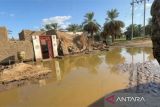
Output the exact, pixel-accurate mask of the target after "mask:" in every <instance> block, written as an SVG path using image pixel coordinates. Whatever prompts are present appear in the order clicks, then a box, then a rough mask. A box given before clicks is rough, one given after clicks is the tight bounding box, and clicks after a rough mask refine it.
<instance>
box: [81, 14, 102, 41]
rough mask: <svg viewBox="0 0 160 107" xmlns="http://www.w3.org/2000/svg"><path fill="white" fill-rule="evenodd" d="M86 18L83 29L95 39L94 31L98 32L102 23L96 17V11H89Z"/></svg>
mask: <svg viewBox="0 0 160 107" xmlns="http://www.w3.org/2000/svg"><path fill="white" fill-rule="evenodd" d="M84 17H85V20H84V22H83V24H82V25H83V30H84V31H87V32H88V33H89V34H90V35H91V37H92V40H93V41H94V33H96V32H98V31H99V29H100V25H99V24H98V23H97V22H96V20H95V19H94V13H93V12H90V13H87V14H86V15H85V16H84Z"/></svg>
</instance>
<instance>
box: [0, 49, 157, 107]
mask: <svg viewBox="0 0 160 107" xmlns="http://www.w3.org/2000/svg"><path fill="white" fill-rule="evenodd" d="M143 61H153V62H155V63H157V62H156V61H155V60H154V58H153V56H152V49H151V48H113V49H112V50H111V51H109V52H102V53H99V54H93V55H82V56H71V57H65V58H64V59H62V60H52V61H49V62H44V63H43V65H44V66H46V67H49V68H51V69H52V71H53V72H52V76H51V78H49V79H46V80H44V79H43V80H39V84H30V85H26V86H23V87H19V88H14V89H11V90H8V91H4V92H1V93H0V101H1V103H0V107H86V106H88V105H90V104H91V103H93V102H95V101H96V100H98V99H99V98H101V97H102V96H104V95H105V94H108V93H111V92H113V91H116V90H119V89H124V88H126V86H127V85H128V84H129V80H128V74H125V73H121V72H119V71H118V69H117V67H116V65H118V64H122V63H137V62H143ZM130 76H132V75H130Z"/></svg>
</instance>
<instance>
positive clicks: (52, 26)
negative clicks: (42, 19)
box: [41, 23, 59, 31]
mask: <svg viewBox="0 0 160 107" xmlns="http://www.w3.org/2000/svg"><path fill="white" fill-rule="evenodd" d="M44 28H45V29H41V30H42V31H43V30H52V29H54V30H58V29H59V25H58V23H51V24H46V25H45V26H44Z"/></svg>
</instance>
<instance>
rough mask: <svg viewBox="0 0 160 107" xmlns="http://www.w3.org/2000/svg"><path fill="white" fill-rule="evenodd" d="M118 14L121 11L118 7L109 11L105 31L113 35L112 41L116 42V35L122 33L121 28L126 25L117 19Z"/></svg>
mask: <svg viewBox="0 0 160 107" xmlns="http://www.w3.org/2000/svg"><path fill="white" fill-rule="evenodd" d="M118 16H119V12H118V11H117V10H116V9H112V10H110V11H107V18H106V22H105V24H104V29H103V32H104V34H108V35H111V36H112V42H114V39H115V38H116V36H118V35H120V34H121V28H123V27H124V26H125V25H124V23H123V22H122V21H120V20H115V19H116V18H117V17H118Z"/></svg>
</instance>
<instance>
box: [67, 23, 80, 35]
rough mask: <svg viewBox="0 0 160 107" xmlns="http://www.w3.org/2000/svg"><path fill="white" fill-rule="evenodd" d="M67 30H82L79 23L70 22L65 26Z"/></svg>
mask: <svg viewBox="0 0 160 107" xmlns="http://www.w3.org/2000/svg"><path fill="white" fill-rule="evenodd" d="M67 30H68V31H70V32H74V33H76V32H79V31H82V27H81V25H78V24H70V25H69V26H68V27H67Z"/></svg>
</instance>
